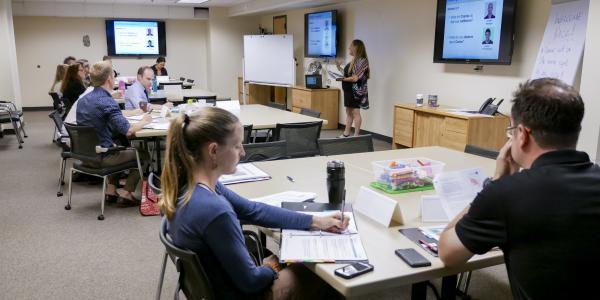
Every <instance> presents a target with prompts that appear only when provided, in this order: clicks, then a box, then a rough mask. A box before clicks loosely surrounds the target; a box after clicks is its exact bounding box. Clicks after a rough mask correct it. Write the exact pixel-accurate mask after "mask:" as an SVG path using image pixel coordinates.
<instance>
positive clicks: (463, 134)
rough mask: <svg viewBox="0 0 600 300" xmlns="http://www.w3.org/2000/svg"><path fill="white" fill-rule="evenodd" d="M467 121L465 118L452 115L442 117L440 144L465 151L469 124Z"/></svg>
mask: <svg viewBox="0 0 600 300" xmlns="http://www.w3.org/2000/svg"><path fill="white" fill-rule="evenodd" d="M468 122H469V121H467V120H465V119H459V118H452V117H446V118H444V126H443V129H442V136H441V138H440V146H442V147H446V148H450V149H454V150H458V151H465V146H466V144H467V132H468V126H469V125H468Z"/></svg>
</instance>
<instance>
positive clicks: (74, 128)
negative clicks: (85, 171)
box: [64, 123, 102, 163]
mask: <svg viewBox="0 0 600 300" xmlns="http://www.w3.org/2000/svg"><path fill="white" fill-rule="evenodd" d="M64 125H65V128H66V129H67V132H68V133H69V138H70V139H71V156H72V157H73V158H75V159H78V160H81V161H84V162H94V163H100V161H101V160H102V158H101V157H100V155H98V153H96V146H97V145H98V144H99V141H98V135H97V134H96V130H95V129H94V127H91V126H78V125H73V124H69V123H64Z"/></svg>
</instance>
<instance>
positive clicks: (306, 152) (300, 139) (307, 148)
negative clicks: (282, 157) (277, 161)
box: [273, 121, 323, 157]
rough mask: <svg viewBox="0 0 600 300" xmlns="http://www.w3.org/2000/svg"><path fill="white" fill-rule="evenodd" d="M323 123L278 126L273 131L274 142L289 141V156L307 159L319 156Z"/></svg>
mask: <svg viewBox="0 0 600 300" xmlns="http://www.w3.org/2000/svg"><path fill="white" fill-rule="evenodd" d="M321 126H323V121H317V122H305V123H289V124H277V126H276V127H275V129H274V130H273V140H275V141H283V140H285V141H287V155H288V156H290V157H307V156H315V155H317V154H319V145H318V144H317V140H318V139H319V137H320V136H321Z"/></svg>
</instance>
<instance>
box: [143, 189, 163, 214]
mask: <svg viewBox="0 0 600 300" xmlns="http://www.w3.org/2000/svg"><path fill="white" fill-rule="evenodd" d="M140 214H142V216H158V215H160V208H159V207H158V195H157V194H155V193H154V191H152V189H151V188H150V185H149V184H148V180H144V181H143V182H142V201H141V204H140Z"/></svg>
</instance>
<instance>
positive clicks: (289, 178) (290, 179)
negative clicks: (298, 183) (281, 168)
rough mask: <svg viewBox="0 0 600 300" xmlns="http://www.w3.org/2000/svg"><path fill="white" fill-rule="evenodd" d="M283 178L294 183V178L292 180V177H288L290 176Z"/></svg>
mask: <svg viewBox="0 0 600 300" xmlns="http://www.w3.org/2000/svg"><path fill="white" fill-rule="evenodd" d="M285 177H287V180H289V181H290V182H295V181H294V178H292V177H290V176H285Z"/></svg>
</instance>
